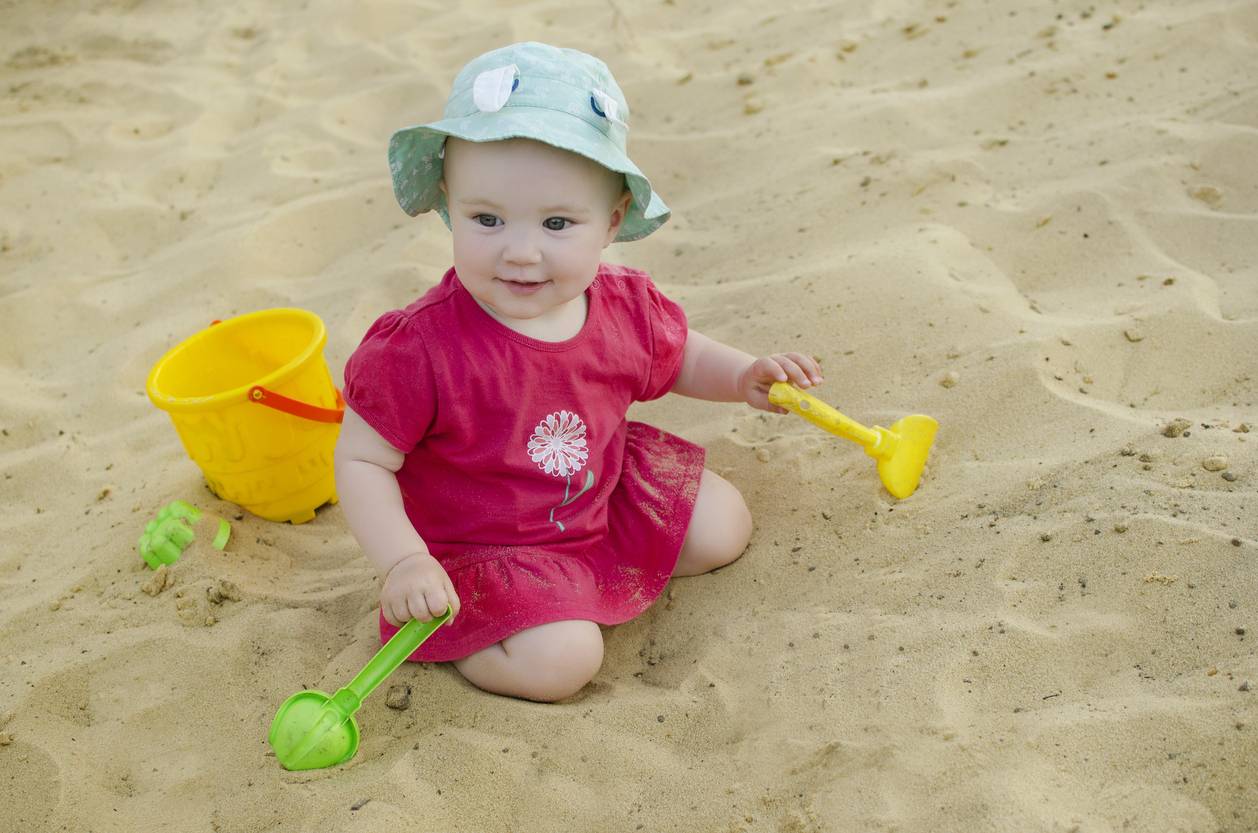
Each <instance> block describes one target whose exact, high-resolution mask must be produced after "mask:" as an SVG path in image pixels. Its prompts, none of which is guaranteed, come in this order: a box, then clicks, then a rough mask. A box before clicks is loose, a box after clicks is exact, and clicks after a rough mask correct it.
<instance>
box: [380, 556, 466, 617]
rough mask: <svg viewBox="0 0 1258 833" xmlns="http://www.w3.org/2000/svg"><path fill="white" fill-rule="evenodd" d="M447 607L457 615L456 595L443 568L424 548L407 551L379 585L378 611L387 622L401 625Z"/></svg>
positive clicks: (457, 602)
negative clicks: (407, 553) (412, 553)
mask: <svg viewBox="0 0 1258 833" xmlns="http://www.w3.org/2000/svg"><path fill="white" fill-rule="evenodd" d="M446 607H449V608H450V618H451V619H453V618H454V617H456V616H458V615H459V597H458V594H457V593H455V592H454V585H453V584H451V583H450V577H449V576H448V575H446V571H445V569H444V568H443V567H442V566H441V564H440V563H438V562H437V559H435V558H433V557H432V556H431V555H429V554H428V553H426V552H422V553H415V554H414V555H408V556H406V557H405V558H403V559H402V560H401V561H399V562H398V563H396V564H394V565H393V566H392V567H391V568H390V569H389V573H388V575H386V576H385V577H384V586H383V587H382V588H380V611H381V612H382V613H383V614H384V618H385V619H387V620H388V621H389V624H391V625H394V626H396V627H401V626H402V625H404V624H405V623H406V622H408V621H410V620H411V619H419V620H421V621H428V620H429V619H433V618H435V617H437V616H440V615H441V614H442V613H444V612H445V609H446Z"/></svg>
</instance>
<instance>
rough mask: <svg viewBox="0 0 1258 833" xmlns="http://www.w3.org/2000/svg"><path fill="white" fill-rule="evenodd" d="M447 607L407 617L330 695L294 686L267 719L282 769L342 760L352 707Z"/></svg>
mask: <svg viewBox="0 0 1258 833" xmlns="http://www.w3.org/2000/svg"><path fill="white" fill-rule="evenodd" d="M449 619H450V609H449V608H446V612H445V613H443V614H441V615H440V616H438V617H437V618H436V619H433V620H431V621H428V622H420V621H419V620H417V619H412V620H411V621H409V622H407V623H406V624H405V625H403V626H402V628H401V629H400V630H399V631H398V632H397V633H395V634H394V635H393V638H392V639H390V640H389V641H388V642H386V643H385V644H384V647H383V648H381V649H380V650H379V651H377V652H376V655H375V656H374V657H372V658H371V659H370V660H369V661H368V662H367V664H366V665H365V666H363V670H362V671H359V672H358V676H356V677H354V679H352V680H350V682H349V685H347V686H345V687H344V688H342V689H341V690H340V691H338V692H337V693H336V694H334V695H332V696H331V697H329V696H328V695H326V694H324V693H323V692H322V691H299V692H297V693H296V694H294V695H293V696H292V697H289V698H288V699H287V700H285V701H284V705H282V706H280V710H279V711H278V712H276V713H275V719H274V720H272V721H271V732H270V734H269V735H268V736H267V742H268V743H270V744H271V748H272V749H274V750H275V757H276V758H278V759H279V762H280V763H281V764H283V765H284V769H323V768H324V767H329V766H336V765H337V764H343V763H345V762H346V761H348V760H349V759H350V758H352V757H354V753H355V752H357V751H358V723H357V722H356V721H355V720H354V712H356V711H358V708H359V707H360V706H361V705H362V704H363V700H366V699H367V697H368V695H370V694H371V692H373V691H375V689H376V686H378V685H380V684H381V683H382V682H384V681H385V680H386V679H387V678H388V676H389V675H390V674H392V673H393V672H394V671H396V670H397V667H398V666H399V665H401V664H402V663H403V662H404V661H405V660H406V658H407V657H409V656H410V655H411V654H413V653H415V649H416V648H418V647H419V646H420V645H422V644H424V640H425V639H427V638H428V637H430V636H432V634H433V632H434V631H436V630H437V628H439V627H441V625H442V624H444V623H445V622H447V621H449Z"/></svg>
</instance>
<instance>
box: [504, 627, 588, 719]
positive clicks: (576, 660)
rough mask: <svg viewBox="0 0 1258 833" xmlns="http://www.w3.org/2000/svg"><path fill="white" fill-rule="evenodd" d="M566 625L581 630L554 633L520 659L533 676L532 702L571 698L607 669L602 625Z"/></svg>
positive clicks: (531, 679)
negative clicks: (600, 627)
mask: <svg viewBox="0 0 1258 833" xmlns="http://www.w3.org/2000/svg"><path fill="white" fill-rule="evenodd" d="M556 624H558V623H556ZM564 624H568V625H573V626H580V627H569V628H565V629H563V631H562V632H561V633H560V634H557V635H556V634H551V635H550V638H548V639H546V640H542V641H540V644H537V645H534V646H530V648H529V649H528V650H527V651H525V652H524V654H523V655H522V656H518V657H517V659H519V661H520V662H521V663H522V664H523V666H524V667H525V668H526V670H527V673H528V676H529V685H528V688H529V690H530V692H529V693H528V694H526V695H525V696H526V697H528V698H529V699H530V700H540V701H543V702H548V703H549V702H554V701H556V700H563V699H564V698H566V697H571V696H572V695H574V694H576V693H577V692H578V691H580V690H581V689H582V688H584V687H585V685H586V683H588V682H589V681H590V680H592V679H594V675H595V674H597V673H598V670H599V668H601V667H602V666H603V635H602V633H601V632H600V631H599V629H598V625H596V624H594V623H593V622H585V621H581V622H567V623H564Z"/></svg>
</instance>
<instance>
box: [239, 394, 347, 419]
mask: <svg viewBox="0 0 1258 833" xmlns="http://www.w3.org/2000/svg"><path fill="white" fill-rule="evenodd" d="M332 390H333V391H335V392H336V408H320V407H318V406H317V405H309V404H307V403H305V402H299V401H297V400H296V399H289V398H288V397H287V396H282V395H280V394H278V393H276V392H275V391H273V390H267V389H266V388H264V387H262V386H261V385H254V386H253V387H251V388H249V399H250V400H251V401H253V402H257V403H258V404H259V405H265V406H267V407H268V408H274V409H275V410H277V411H283V412H284V413H286V414H292V415H293V416H295V417H301V418H302V419H309V420H313V421H314V422H338V423H339V422H340V421H341V420H342V419H344V418H345V400H344V399H342V398H341V392H340V391H339V390H337V389H336V388H332Z"/></svg>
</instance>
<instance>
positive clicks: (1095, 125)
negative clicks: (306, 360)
mask: <svg viewBox="0 0 1258 833" xmlns="http://www.w3.org/2000/svg"><path fill="white" fill-rule="evenodd" d="M2 29H3V31H2V32H0V81H2V82H3V89H4V95H3V99H0V325H2V328H3V334H2V335H0V429H2V430H0V470H2V471H3V475H4V476H3V480H2V481H0V503H2V504H3V506H4V510H3V515H0V517H2V519H3V520H2V523H3V541H4V543H3V545H2V546H0V667H2V668H3V673H0V830H5V831H9V830H12V831H22V832H23V833H37V832H38V831H63V830H65V831H87V830H90V831H97V833H100V831H128V833H130V832H132V831H150V830H152V831H157V830H160V831H171V830H178V831H221V832H224V833H226V832H230V833H251V832H252V831H278V830H285V831H287V830H293V831H344V830H364V831H378V830H402V829H405V830H433V831H438V830H439V831H499V830H502V831H506V830H511V831H555V830H572V831H596V830H597V831H603V830H606V831H622V830H623V831H633V830H646V831H720V833H735V831H789V832H790V833H803V832H804V831H904V832H905V833H907V832H908V831H938V830H957V831H1019V833H1021V832H1022V831H1062V833H1065V831H1078V833H1101V831H1202V833H1207V832H1210V833H1212V832H1213V831H1236V832H1237V833H1239V832H1240V831H1253V830H1258V655H1256V654H1255V650H1254V645H1255V641H1254V640H1255V638H1256V635H1258V594H1256V593H1255V590H1256V589H1258V523H1256V521H1255V518H1256V517H1258V512H1256V510H1258V500H1256V499H1255V493H1254V484H1255V482H1258V453H1255V449H1258V433H1253V432H1247V429H1248V428H1251V427H1253V426H1258V409H1256V408H1255V402H1256V401H1258V360H1256V358H1255V357H1258V288H1256V287H1258V283H1256V281H1258V267H1256V266H1255V263H1256V262H1258V257H1256V255H1258V245H1256V243H1255V241H1258V220H1256V217H1258V167H1255V164H1254V160H1255V159H1256V158H1258V87H1255V85H1254V81H1255V78H1256V77H1258V74H1256V73H1258V5H1256V4H1254V3H1252V2H1224V1H1223V0H1217V1H1215V2H1211V0H1202V2H1192V3H1187V2H1175V0H1160V2H1152V1H1150V2H1126V1H1125V2H1104V3H1096V2H1076V1H1075V0H1062V2H1054V3H1051V4H1049V3H1039V4H1037V3H1030V2H1025V0H1024V1H1023V2H1005V3H984V4H970V3H960V2H922V0H916V1H915V2H877V3H857V2H843V3H774V4H768V5H766V4H763V3H732V4H727V3H719V4H718V3H704V4H700V3H690V2H686V0H675V2H674V0H668V1H667V2H655V1H654V0H653V1H652V2H650V3H646V4H641V5H639V4H632V3H627V2H622V3H615V2H607V3H577V4H573V3H570V2H564V3H559V2H547V1H544V0H536V1H535V2H526V3H510V4H508V3H482V2H475V3H468V4H461V3H413V4H411V3H386V2H364V3H354V4H348V3H333V2H327V1H326V0H315V1H314V2H309V3H301V4H297V3H287V4H240V5H231V4H213V3H203V4H191V3H186V2H178V1H177V0H172V2H166V3H139V2H131V3H121V2H120V3H109V2H99V3H82V4H71V3H66V4H35V3H27V4H11V5H9V6H7V7H6V8H5V10H4V24H3V27H2ZM530 38H533V39H542V40H547V41H550V42H554V43H557V44H561V45H572V46H579V47H583V48H586V49H588V50H590V51H593V52H596V53H598V54H600V55H602V56H603V57H605V58H606V59H607V60H608V62H609V63H610V64H611V66H612V68H613V69H614V71H615V73H616V74H617V76H618V78H619V79H620V81H621V83H622V85H623V87H624V88H625V90H626V93H627V95H628V98H629V101H630V104H631V107H632V109H633V125H634V127H633V134H632V138H631V148H632V152H633V155H634V157H635V159H636V161H637V162H638V164H639V165H640V166H641V167H642V168H643V169H644V170H646V171H647V172H648V174H649V175H651V176H652V178H653V180H654V182H655V184H656V187H657V189H658V190H659V191H660V192H661V193H662V194H663V195H664V197H665V199H666V200H667V201H668V202H669V203H670V204H671V206H672V208H673V210H674V220H673V221H672V222H671V223H670V224H669V225H667V226H666V227H665V228H664V229H662V230H661V231H660V232H658V233H657V234H655V235H653V236H651V237H650V238H648V239H647V240H645V241H642V242H639V243H634V244H627V245H618V246H615V247H613V248H612V249H611V250H609V252H608V259H609V260H612V261H616V262H624V263H629V264H632V265H635V266H639V267H642V268H645V269H648V270H649V271H650V272H651V273H652V274H653V275H654V277H655V280H656V282H657V283H658V284H659V285H660V286H661V287H662V288H663V289H664V290H665V291H666V292H668V293H669V294H671V295H672V296H673V297H675V298H676V299H677V300H679V301H680V302H681V303H683V304H684V305H685V307H686V309H687V310H688V312H689V314H690V316H691V323H692V326H693V327H694V328H695V329H698V330H701V331H703V332H704V333H706V334H708V335H710V336H712V337H714V338H717V339H720V340H723V341H726V342H728V343H730V344H734V345H737V346H739V347H741V348H743V349H746V350H747V351H749V352H752V353H758V354H759V353H767V352H771V351H776V350H791V349H793V350H800V351H806V352H809V353H813V354H816V355H817V356H819V357H820V358H821V359H822V361H823V362H824V367H825V370H826V376H827V382H826V384H825V385H824V386H823V387H822V388H820V389H819V390H818V391H817V394H818V395H819V396H820V397H822V398H824V399H826V400H827V401H829V402H831V403H833V404H835V405H836V406H838V407H839V408H841V409H842V410H843V411H844V412H846V413H847V414H849V415H850V416H852V417H853V418H855V419H858V420H861V421H863V422H865V423H867V424H874V423H878V424H889V423H890V422H891V421H893V420H895V419H897V418H899V417H900V416H902V415H905V414H908V413H915V412H916V413H925V414H930V415H932V416H934V417H935V418H937V419H938V420H939V422H940V424H941V426H942V427H941V430H940V433H939V437H938V440H937V444H936V447H935V449H934V452H933V455H932V458H931V462H930V465H929V470H928V473H927V476H926V477H925V479H924V481H923V483H922V486H921V488H920V490H919V491H918V492H917V494H916V495H914V496H913V497H912V498H910V499H908V500H905V501H901V502H896V501H895V500H894V499H893V498H891V497H890V496H889V495H888V494H887V493H886V492H885V491H883V490H882V489H881V487H880V485H879V483H878V480H877V478H876V474H875V470H874V466H873V464H872V462H871V461H870V460H869V459H868V458H866V457H865V456H864V455H863V454H862V453H861V452H860V450H859V449H858V448H857V447H856V446H854V445H851V444H850V443H846V442H843V441H841V440H838V439H835V438H831V437H830V436H828V435H826V434H823V433H822V432H820V431H819V430H817V429H816V428H814V427H812V426H811V425H809V424H807V423H805V422H804V421H802V420H800V419H798V418H796V417H794V416H777V415H768V414H763V413H760V412H755V411H752V410H751V409H749V408H747V407H745V406H738V405H723V404H715V403H708V402H699V401H694V400H683V399H680V398H678V397H667V398H665V399H664V400H661V401H659V402H655V403H651V404H650V405H649V406H644V407H638V408H636V409H635V411H634V412H633V415H634V416H636V417H637V418H640V419H647V420H650V421H652V422H655V423H657V424H659V425H660V426H662V427H665V428H667V429H669V430H672V431H675V432H677V433H679V434H681V435H683V436H685V437H687V438H689V439H691V440H694V441H696V442H700V443H702V444H703V445H705V446H706V447H707V448H708V450H709V460H710V462H709V465H710V466H711V467H712V468H713V469H714V470H716V471H717V472H719V473H721V474H723V475H724V476H725V477H727V478H728V479H730V480H731V481H732V482H734V483H735V484H736V485H737V486H738V487H739V488H740V489H741V490H742V491H743V493H744V495H745V496H746V498H747V501H748V504H749V505H750V507H751V509H752V512H753V514H754V516H755V518H756V531H755V534H754V537H753V539H752V542H751V545H750V547H749V549H748V550H747V552H746V554H745V555H744V556H743V557H742V559H741V560H740V561H738V562H736V563H735V564H733V565H731V566H730V567H728V568H726V569H723V570H721V571H719V572H718V573H716V574H714V575H707V576H702V577H696V578H690V579H684V580H679V581H676V582H674V583H673V584H672V585H671V587H670V589H669V590H668V591H667V592H666V595H665V597H663V598H661V600H660V601H659V602H658V603H657V604H656V605H655V606H654V607H652V608H651V609H650V610H649V611H648V612H647V613H646V614H644V615H643V616H641V617H640V618H639V619H637V620H635V621H633V622H631V623H628V624H626V625H623V626H620V627H617V628H614V629H610V630H608V631H607V632H606V635H605V636H606V644H607V653H606V661H605V663H604V666H603V668H602V670H601V671H600V673H599V675H598V677H597V678H596V679H595V681H594V682H593V683H592V684H591V685H590V686H589V687H588V688H587V689H586V690H584V691H583V692H582V693H581V694H579V695H578V696H577V697H575V698H574V699H573V700H571V701H569V702H567V703H563V704H559V705H539V704H532V703H523V702H518V701H513V700H509V699H504V698H499V697H494V696H491V695H488V694H484V693H482V692H479V691H477V690H475V689H473V688H471V687H470V686H469V685H468V684H466V683H465V682H463V681H462V679H461V678H460V677H459V676H458V675H457V674H456V673H455V672H454V671H453V670H452V669H449V668H447V667H443V666H409V667H406V668H404V669H402V670H400V671H399V672H398V673H397V674H396V675H395V677H394V678H393V679H391V680H390V685H402V686H409V687H410V689H411V697H410V704H409V707H408V708H406V709H404V710H400V709H394V708H389V707H388V706H387V705H386V696H385V691H386V689H387V686H386V687H385V688H382V690H381V691H380V692H379V693H378V694H377V695H376V696H375V697H373V698H372V699H370V700H369V701H368V702H367V704H366V705H365V706H364V708H363V710H362V711H361V712H360V715H359V718H360V723H361V726H362V734H363V742H362V747H361V749H360V751H359V754H358V756H357V757H356V758H355V759H354V761H353V762H352V763H351V764H349V765H347V766H344V767H341V768H338V769H333V770H325V771H316V772H309V773H289V772H286V771H284V770H283V769H282V768H281V767H280V766H279V765H278V764H277V762H276V760H275V758H274V757H273V756H272V755H270V754H269V749H268V747H267V744H266V731H267V727H268V725H269V722H270V719H271V716H272V715H273V714H274V712H275V709H276V707H277V706H278V705H279V703H280V702H281V701H282V700H283V699H284V698H285V697H287V696H288V695H289V694H291V693H293V692H295V691H297V690H299V689H300V688H301V687H303V686H310V687H316V688H320V689H324V690H334V689H335V688H336V687H337V686H339V685H341V684H342V683H343V682H345V681H346V680H347V679H348V678H349V677H350V676H351V675H352V674H353V673H354V672H355V671H356V670H357V669H358V668H359V667H360V666H361V664H362V663H363V662H364V661H365V660H366V659H367V658H368V657H369V656H370V655H371V654H372V652H373V651H374V649H375V647H376V640H375V634H376V614H375V612H374V609H373V608H374V605H375V600H376V579H375V577H374V576H373V574H372V571H371V569H370V567H369V565H368V563H367V561H366V560H365V559H364V558H363V557H361V555H360V554H359V553H358V552H357V550H356V547H355V544H354V542H353V539H352V537H351V536H350V533H349V531H348V529H347V527H346V524H345V520H344V516H343V514H342V512H341V510H340V509H339V508H338V507H335V506H332V507H325V508H323V509H321V510H320V511H319V513H318V515H317V517H316V519H315V520H314V521H312V522H310V523H308V524H304V525H299V526H292V525H287V524H284V525H281V524H275V523H270V522H266V521H263V520H260V519H258V518H255V517H253V516H251V515H248V514H244V513H241V512H240V511H239V510H238V509H237V508H236V507H234V506H232V505H230V504H226V503H223V502H221V501H218V500H216V499H215V498H214V497H213V495H212V494H211V493H210V492H209V491H208V490H207V489H206V487H205V485H204V482H203V480H202V478H201V475H200V472H199V471H198V469H197V467H196V466H195V465H194V464H193V463H192V462H191V461H190V460H189V459H188V458H187V456H186V455H185V453H184V451H183V449H182V446H181V445H180V443H179V440H178V438H177V436H176V434H175V432H174V430H173V428H172V426H171V423H170V420H169V419H168V417H167V416H166V414H164V413H162V412H161V411H158V410H157V409H156V408H154V407H153V406H152V405H151V404H150V403H149V401H148V400H147V398H146V397H145V395H144V392H143V388H144V379H145V376H146V374H147V372H148V370H149V368H150V367H151V366H152V365H153V363H154V362H155V361H156V360H157V359H158V358H159V357H160V356H161V355H162V353H163V352H165V351H166V350H167V349H168V348H169V347H171V346H172V345H174V344H176V343H177V342H179V341H180V340H182V339H183V338H185V337H186V336H188V335H190V334H191V333H193V332H195V331H197V330H199V329H200V328H202V327H204V326H205V325H206V324H207V323H208V321H209V320H210V319H212V318H226V317H229V316H232V315H234V314H238V313H243V312H248V311H252V310H256V309H263V308H267V307H275V306H285V305H295V306H301V307H304V308H306V309H309V310H312V311H314V312H315V313H317V314H318V315H319V316H320V317H321V318H322V319H323V320H324V321H325V322H326V324H327V326H328V331H329V341H328V344H327V348H326V351H325V355H326V359H327V362H328V365H329V367H331V368H332V372H333V374H334V376H335V377H337V378H338V379H339V376H340V371H341V368H342V367H343V365H344V361H345V359H346V357H347V356H348V354H349V353H350V351H351V350H352V349H353V347H354V346H355V345H356V344H357V342H358V339H359V338H360V337H361V335H362V333H363V331H364V330H365V329H366V327H367V325H368V324H369V323H370V322H371V321H372V320H373V319H374V318H375V317H376V316H377V315H378V314H379V313H380V312H381V311H383V310H386V309H389V308H393V307H396V306H400V305H403V304H405V303H407V302H409V301H410V300H411V299H412V298H413V297H415V296H416V295H418V294H419V293H421V292H422V291H423V290H424V289H426V288H427V287H429V286H431V285H433V284H434V283H435V282H436V281H437V280H438V279H439V277H440V275H441V273H442V271H443V270H444V269H445V268H446V266H447V265H448V262H449V241H448V235H447V232H446V231H445V229H444V227H443V226H442V225H441V223H440V221H439V220H438V219H437V218H436V217H434V216H431V215H430V216H426V217H423V218H420V219H417V220H411V219H409V218H407V217H405V215H403V214H402V213H401V211H400V210H399V209H398V208H397V206H396V204H395V202H394V200H393V197H392V194H391V190H390V186H389V182H388V178H387V169H386V166H385V162H384V149H385V145H386V142H387V139H388V136H389V134H390V132H391V131H392V130H393V129H394V128H396V127H399V126H402V125H405V124H411V123H417V122H419V121H423V120H426V119H428V118H431V117H433V116H435V114H436V113H437V112H438V111H439V109H440V107H441V105H442V103H443V101H444V96H445V93H446V89H447V86H448V84H449V82H450V80H451V79H452V77H453V75H454V73H455V72H456V71H457V69H458V67H459V66H461V65H462V64H463V62H464V61H466V60H467V59H469V58H471V57H473V56H474V55H476V54H479V53H480V52H482V51H484V50H486V49H489V48H492V47H495V46H499V45H502V44H505V43H509V42H511V41H514V40H523V39H530ZM1176 419H1181V420H1183V421H1184V423H1182V424H1181V425H1180V426H1179V430H1178V435H1177V436H1168V435H1166V434H1164V433H1163V429H1164V428H1165V427H1167V426H1169V425H1171V423H1172V421H1173V420H1176ZM1168 433H1170V434H1176V431H1175V430H1170V431H1169V432H1168ZM1207 461H1209V462H1207ZM176 498H183V499H186V500H190V501H192V502H194V503H196V504H198V505H200V506H202V507H204V508H207V509H210V510H212V511H215V512H219V513H221V514H223V515H224V516H225V517H227V518H228V519H229V520H231V521H232V523H233V527H234V535H233V539H232V542H231V544H229V546H228V548H227V550H226V551H225V552H223V553H219V552H215V551H214V550H212V549H210V548H208V547H205V546H201V545H198V546H196V547H194V548H192V549H190V550H189V551H188V552H187V553H186V554H185V556H184V558H183V559H182V560H181V561H180V563H179V564H177V565H176V566H175V567H174V569H173V570H170V571H169V572H170V573H171V575H170V576H168V577H166V578H164V579H163V580H162V581H161V582H159V583H160V584H162V585H163V589H161V591H160V592H157V593H156V595H149V593H148V592H145V590H144V589H143V586H144V585H145V584H146V583H149V582H150V581H151V580H152V578H153V576H152V574H151V572H150V571H149V570H148V569H147V568H146V567H144V565H143V563H142V562H141V561H140V559H139V558H138V556H137V555H136V552H135V548H134V547H135V541H136V538H137V536H138V535H139V533H140V531H141V529H142V528H143V525H144V522H145V521H146V520H147V519H148V518H150V517H152V515H153V514H154V513H155V512H156V510H157V509H158V508H159V507H160V506H162V505H164V504H165V503H167V502H169V501H171V500H173V499H176ZM224 582H226V583H227V584H224ZM224 588H229V589H230V590H234V592H224ZM150 589H152V585H151V584H150ZM215 589H217V593H214V592H210V591H214V590H215ZM215 595H217V601H215V600H214V598H212V597H213V596H215ZM233 596H238V600H237V599H234V598H232V597H233Z"/></svg>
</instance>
